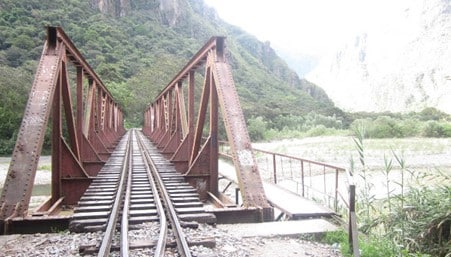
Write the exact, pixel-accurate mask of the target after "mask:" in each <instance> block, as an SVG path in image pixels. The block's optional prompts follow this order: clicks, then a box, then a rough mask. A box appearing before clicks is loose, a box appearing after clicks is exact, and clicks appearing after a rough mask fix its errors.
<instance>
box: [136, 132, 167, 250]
mask: <svg viewBox="0 0 451 257" xmlns="http://www.w3.org/2000/svg"><path fill="white" fill-rule="evenodd" d="M136 134H137V133H135V136H136V138H137V139H138V147H139V149H140V152H141V153H144V152H145V150H144V149H145V147H144V146H143V145H142V144H141V143H140V138H139V137H138V136H137V135H136ZM143 157H144V158H143V160H144V166H145V167H146V172H147V177H148V179H149V182H150V185H151V187H152V192H154V193H153V197H154V200H155V206H156V209H157V213H158V217H159V220H160V235H159V237H158V242H157V245H156V247H155V253H154V256H156V257H163V256H164V254H165V249H166V240H167V234H168V224H167V219H166V214H165V212H164V207H163V204H162V201H161V199H160V195H159V194H158V189H157V186H156V183H155V180H154V178H153V176H152V170H151V168H150V166H149V163H148V161H147V156H146V155H144V156H143Z"/></svg>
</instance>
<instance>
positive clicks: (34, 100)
mask: <svg viewBox="0 0 451 257" xmlns="http://www.w3.org/2000/svg"><path fill="white" fill-rule="evenodd" d="M49 121H50V122H49ZM47 127H49V128H51V130H52V139H51V141H52V171H51V172H52V188H51V191H52V192H51V197H50V198H49V199H48V201H46V202H45V203H44V204H42V205H41V206H40V207H39V208H38V209H37V211H36V212H35V213H33V214H32V215H35V216H47V215H50V214H52V213H54V212H55V211H57V209H58V207H59V206H60V205H61V204H65V205H72V204H76V203H77V201H78V200H79V198H80V197H81V195H82V194H83V192H84V191H85V190H86V188H87V187H88V185H89V184H90V182H91V180H92V177H93V176H95V175H96V174H97V172H98V171H99V170H100V168H101V167H102V166H103V164H104V162H105V160H106V159H107V158H108V156H109V154H110V152H111V149H113V148H114V146H115V142H116V141H117V140H118V139H119V138H120V137H121V136H122V135H123V134H124V133H125V129H124V126H123V114H122V110H121V109H120V108H119V106H118V104H117V103H115V102H114V100H113V97H112V95H111V94H110V92H109V91H108V90H107V89H106V87H105V86H104V85H103V83H102V81H101V80H100V79H99V77H98V76H97V75H96V73H95V72H94V71H93V69H92V68H91V67H90V66H89V64H88V63H87V62H86V61H85V59H84V58H83V56H82V55H81V54H80V52H79V51H78V50H77V48H76V47H75V46H74V44H73V43H72V42H71V41H70V39H69V38H68V37H67V36H66V34H65V33H64V31H63V30H62V29H61V28H57V27H49V28H47V40H46V42H45V45H44V49H43V52H42V55H41V59H40V62H39V65H38V68H37V71H36V74H35V78H34V82H33V85H32V88H31V92H30V95H29V98H28V103H27V105H26V109H25V113H24V116H23V120H22V124H21V126H20V130H19V134H18V137H17V142H16V145H15V148H14V152H13V154H12V160H11V164H10V167H9V170H8V175H7V177H6V181H5V185H4V188H3V191H2V194H1V198H0V221H1V222H3V223H5V224H6V223H7V222H8V220H12V219H13V218H15V217H18V218H20V217H22V218H23V217H25V216H27V215H28V208H29V202H30V197H31V192H32V189H33V184H34V178H35V175H36V170H37V165H38V161H39V158H40V156H41V151H42V146H43V142H44V137H45V134H46V130H47Z"/></svg>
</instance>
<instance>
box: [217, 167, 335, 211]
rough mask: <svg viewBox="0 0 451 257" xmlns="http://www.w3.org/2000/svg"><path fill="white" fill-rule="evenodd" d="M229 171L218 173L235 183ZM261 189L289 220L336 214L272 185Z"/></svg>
mask: <svg viewBox="0 0 451 257" xmlns="http://www.w3.org/2000/svg"><path fill="white" fill-rule="evenodd" d="M222 164H224V163H221V165H222ZM231 169H233V167H231V168H230V169H229V168H227V167H225V168H223V169H220V171H219V173H220V175H221V176H223V177H225V178H227V179H228V180H230V181H233V182H234V183H237V178H236V174H235V173H234V172H233V170H231ZM263 187H264V189H265V193H266V197H267V199H268V201H269V202H270V203H271V204H272V205H273V206H274V207H276V208H277V209H279V210H280V211H281V212H283V213H284V214H285V215H286V216H287V217H289V219H292V220H298V219H308V218H315V217H331V216H333V215H336V213H335V212H334V211H332V210H330V209H329V208H327V207H325V206H323V205H320V204H319V203H316V202H314V201H311V200H308V199H306V198H304V197H302V196H300V195H298V194H295V193H293V192H291V191H289V190H287V189H285V188H282V187H280V186H278V185H275V184H273V183H268V182H263Z"/></svg>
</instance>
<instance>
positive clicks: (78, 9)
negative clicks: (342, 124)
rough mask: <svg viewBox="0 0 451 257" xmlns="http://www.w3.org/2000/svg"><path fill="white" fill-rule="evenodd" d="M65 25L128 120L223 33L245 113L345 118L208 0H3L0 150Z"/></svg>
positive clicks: (137, 119)
mask: <svg viewBox="0 0 451 257" xmlns="http://www.w3.org/2000/svg"><path fill="white" fill-rule="evenodd" d="M48 25H52V26H62V27H63V29H64V30H65V32H66V34H67V35H69V37H70V38H71V39H72V41H73V42H74V43H75V45H76V46H77V48H78V49H79V50H80V51H81V53H82V54H83V55H84V56H85V57H86V59H87V61H88V62H89V63H90V65H91V66H92V67H93V68H94V70H95V71H96V72H97V73H98V74H99V76H100V77H101V79H102V80H103V81H104V83H105V84H106V85H107V87H108V88H109V89H110V91H111V92H112V93H113V95H114V96H115V98H116V99H117V100H118V101H119V102H120V103H121V105H122V106H123V107H124V109H125V112H126V119H127V122H128V124H131V125H134V126H139V124H140V122H141V115H142V114H141V112H142V110H143V109H144V107H145V105H146V104H147V103H149V102H150V101H151V100H152V99H153V97H154V96H155V94H157V93H158V92H159V91H160V90H161V89H162V88H163V87H164V86H165V85H166V84H167V83H168V82H169V81H170V80H171V79H172V77H173V76H174V75H175V74H176V73H177V72H178V71H179V70H180V69H181V68H182V67H183V65H184V64H185V63H186V62H187V61H188V60H189V59H190V58H191V56H192V55H193V54H194V53H196V52H197V50H198V49H199V48H200V47H201V46H202V45H203V44H204V43H205V42H206V41H207V40H208V39H209V38H210V37H211V36H215V35H224V36H226V37H227V39H226V44H227V47H228V49H229V52H230V53H229V55H228V60H229V62H230V63H231V65H232V68H233V72H234V79H235V83H236V85H237V88H238V94H239V95H240V97H241V101H242V106H243V109H244V111H245V115H246V117H248V118H250V117H258V116H261V117H263V118H264V119H265V120H268V121H272V120H276V119H277V117H281V116H286V115H294V116H301V115H305V114H307V113H310V112H312V111H315V112H316V113H319V114H323V115H335V116H336V117H338V118H340V117H344V114H343V112H342V111H341V110H339V109H338V108H335V107H334V104H333V103H332V102H331V100H330V99H329V98H328V96H327V95H326V94H325V93H324V91H323V90H322V89H320V88H319V87H317V86H316V85H314V84H312V83H310V82H308V81H307V80H303V79H299V77H298V76H297V75H296V73H295V72H294V71H292V70H290V69H289V68H288V66H287V65H286V63H285V62H284V61H283V60H282V59H280V58H279V57H278V56H277V55H276V54H275V52H274V50H273V49H272V48H271V46H270V44H269V43H268V42H260V41H258V40H257V39H256V38H255V37H254V36H252V35H250V34H248V33H246V32H245V31H243V30H241V29H239V28H238V27H235V26H231V25H228V24H226V23H225V22H223V21H222V20H220V19H219V18H218V16H217V14H216V12H215V11H214V10H213V9H211V8H210V7H208V6H206V5H205V4H204V3H203V1H202V0H2V1H1V2H0V90H1V92H2V94H1V96H0V101H1V103H0V104H1V105H0V153H1V152H7V151H6V150H7V149H9V148H11V146H12V145H11V144H12V142H13V141H14V138H15V133H16V132H17V129H18V127H19V124H20V120H21V116H22V112H23V109H24V106H25V103H26V99H27V92H28V91H29V88H30V87H31V83H32V80H33V74H34V70H35V68H36V64H37V62H38V60H39V57H40V54H41V51H42V46H43V42H44V39H45V29H44V28H45V26H48Z"/></svg>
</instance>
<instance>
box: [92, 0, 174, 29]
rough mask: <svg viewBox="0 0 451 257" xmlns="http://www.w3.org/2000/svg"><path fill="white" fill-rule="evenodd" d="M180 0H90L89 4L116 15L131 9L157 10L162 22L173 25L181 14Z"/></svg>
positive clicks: (105, 12)
mask: <svg viewBox="0 0 451 257" xmlns="http://www.w3.org/2000/svg"><path fill="white" fill-rule="evenodd" d="M181 5H182V3H181V1H180V0H91V6H92V7H93V8H94V9H98V10H99V11H100V12H101V13H104V14H109V15H113V16H117V17H123V16H126V15H128V14H129V12H130V11H131V10H132V9H141V8H145V9H151V10H158V13H159V16H160V18H161V20H162V22H163V23H164V24H166V25H169V26H174V25H175V24H177V22H178V21H179V20H180V16H181V14H182V11H181Z"/></svg>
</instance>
